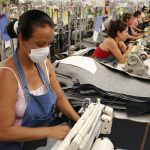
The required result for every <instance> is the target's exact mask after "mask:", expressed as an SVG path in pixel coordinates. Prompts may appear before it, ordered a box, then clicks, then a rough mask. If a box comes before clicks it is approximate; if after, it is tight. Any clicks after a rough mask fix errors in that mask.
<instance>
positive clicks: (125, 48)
mask: <svg viewBox="0 0 150 150" xmlns="http://www.w3.org/2000/svg"><path fill="white" fill-rule="evenodd" d="M119 48H120V50H121V52H122V53H125V52H126V51H127V49H128V47H127V46H126V45H125V44H124V42H123V41H120V42H119Z"/></svg>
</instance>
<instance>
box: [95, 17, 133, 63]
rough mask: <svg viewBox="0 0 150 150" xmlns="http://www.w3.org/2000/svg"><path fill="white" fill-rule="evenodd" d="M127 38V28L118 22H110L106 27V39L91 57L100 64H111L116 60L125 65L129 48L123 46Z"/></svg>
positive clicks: (124, 24)
mask: <svg viewBox="0 0 150 150" xmlns="http://www.w3.org/2000/svg"><path fill="white" fill-rule="evenodd" d="M127 36H128V26H127V24H126V23H123V22H121V21H120V20H111V21H110V24H109V27H108V38H106V39H105V40H104V41H103V43H101V44H100V45H99V47H97V48H96V49H95V51H94V53H93V54H92V57H94V58H96V59H98V60H99V61H101V62H106V63H108V62H112V61H114V60H118V61H119V63H125V61H126V59H127V57H128V53H129V52H130V50H131V47H127V46H126V45H125V44H124V41H126V39H127Z"/></svg>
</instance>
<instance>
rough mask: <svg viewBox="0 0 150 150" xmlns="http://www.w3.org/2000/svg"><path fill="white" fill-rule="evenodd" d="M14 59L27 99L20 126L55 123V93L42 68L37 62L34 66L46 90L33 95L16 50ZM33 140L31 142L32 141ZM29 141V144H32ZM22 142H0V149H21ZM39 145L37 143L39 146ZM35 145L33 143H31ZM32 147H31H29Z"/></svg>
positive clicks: (40, 125) (38, 125) (39, 125)
mask: <svg viewBox="0 0 150 150" xmlns="http://www.w3.org/2000/svg"><path fill="white" fill-rule="evenodd" d="M14 61H15V64H16V68H17V70H18V73H19V76H20V78H21V80H22V84H23V88H24V93H25V97H26V100H27V108H26V111H25V114H24V117H23V121H22V126H25V127H42V126H51V125H53V124H55V123H54V122H53V121H55V113H54V108H55V103H56V98H57V97H56V94H55V92H54V91H53V89H52V88H51V86H50V84H49V81H48V80H47V77H46V75H45V74H44V72H43V70H42V68H41V67H40V65H39V64H36V67H37V69H38V71H39V74H40V76H41V78H42V80H43V82H44V85H45V86H46V87H47V92H46V93H45V94H43V95H40V96H35V95H32V94H30V92H29V89H28V86H27V80H26V77H25V74H24V72H23V69H22V67H21V65H20V62H19V59H18V56H17V51H15V53H14ZM34 142H35V141H34ZM34 142H33V143H34ZM33 143H32V142H31V145H33ZM28 144H29V143H28ZM22 145H23V144H22V143H19V142H18V144H16V143H7V148H6V143H4V142H3V143H2V142H1V143H0V150H9V149H8V148H10V150H22ZM12 146H14V149H12ZM39 146H40V145H38V147H39ZM33 147H35V145H33ZM31 149H32V148H31Z"/></svg>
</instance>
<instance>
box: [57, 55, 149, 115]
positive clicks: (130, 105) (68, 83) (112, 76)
mask: <svg viewBox="0 0 150 150" xmlns="http://www.w3.org/2000/svg"><path fill="white" fill-rule="evenodd" d="M54 67H55V70H56V73H57V77H58V80H59V82H60V84H61V86H62V88H63V90H64V92H65V94H66V96H67V97H68V99H69V100H70V102H71V104H72V105H73V106H74V107H77V106H82V105H83V101H84V99H85V98H90V99H91V100H92V101H95V100H96V99H97V98H101V103H104V104H106V105H108V106H112V107H113V108H114V109H116V110H122V111H126V112H127V113H128V114H129V115H140V114H143V113H149V112H150V80H144V79H140V78H134V77H132V76H130V75H128V74H125V73H122V72H120V71H117V70H114V69H111V68H108V67H106V66H104V65H102V64H100V63H98V62H97V61H95V60H94V59H92V58H89V57H84V56H71V57H68V58H66V59H63V60H60V61H56V62H54Z"/></svg>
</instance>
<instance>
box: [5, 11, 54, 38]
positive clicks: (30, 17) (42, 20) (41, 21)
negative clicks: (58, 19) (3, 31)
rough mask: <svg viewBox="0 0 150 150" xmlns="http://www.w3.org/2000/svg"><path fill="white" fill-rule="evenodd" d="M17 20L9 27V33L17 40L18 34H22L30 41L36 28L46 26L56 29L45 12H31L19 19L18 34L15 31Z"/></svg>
mask: <svg viewBox="0 0 150 150" xmlns="http://www.w3.org/2000/svg"><path fill="white" fill-rule="evenodd" d="M15 22H16V20H14V21H12V22H10V23H9V24H8V26H7V33H8V35H9V36H10V37H11V38H17V37H18V35H17V34H21V35H22V37H23V39H25V40H28V39H30V38H31V37H32V33H33V32H34V27H35V26H36V27H43V26H44V25H45V24H47V25H49V27H51V28H54V23H53V20H52V19H51V18H50V17H49V16H48V15H47V14H46V13H45V12H43V11H40V10H29V11H27V12H25V13H24V14H22V15H21V16H20V18H19V23H18V29H17V30H18V31H17V32H18V33H16V32H15V31H14V24H15Z"/></svg>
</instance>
